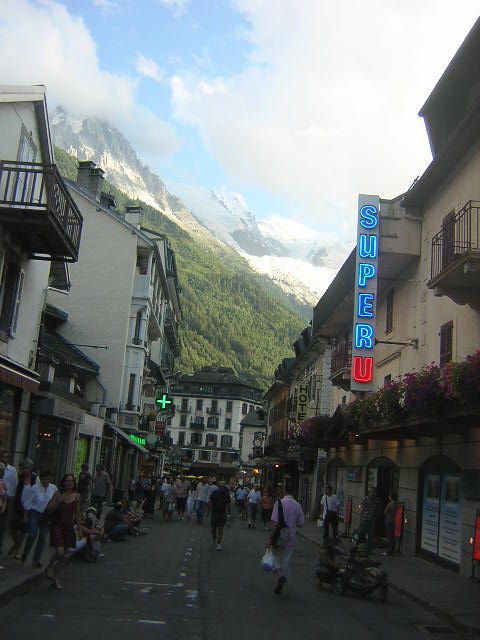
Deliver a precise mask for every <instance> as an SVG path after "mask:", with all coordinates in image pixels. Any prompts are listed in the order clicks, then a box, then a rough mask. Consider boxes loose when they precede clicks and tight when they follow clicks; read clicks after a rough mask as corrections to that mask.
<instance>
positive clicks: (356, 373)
mask: <svg viewBox="0 0 480 640" xmlns="http://www.w3.org/2000/svg"><path fill="white" fill-rule="evenodd" d="M372 378H373V358H369V357H363V356H354V358H353V379H354V380H355V382H364V383H367V382H371V380H372Z"/></svg>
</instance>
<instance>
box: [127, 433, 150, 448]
mask: <svg viewBox="0 0 480 640" xmlns="http://www.w3.org/2000/svg"><path fill="white" fill-rule="evenodd" d="M128 435H129V436H130V439H131V440H133V441H134V442H136V443H137V444H140V445H142V447H144V446H145V444H146V442H147V441H146V439H145V438H141V437H140V436H136V435H134V434H133V433H129V434H128Z"/></svg>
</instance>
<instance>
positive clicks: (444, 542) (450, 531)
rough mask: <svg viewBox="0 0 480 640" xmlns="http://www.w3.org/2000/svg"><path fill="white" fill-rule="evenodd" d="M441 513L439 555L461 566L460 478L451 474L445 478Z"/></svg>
mask: <svg viewBox="0 0 480 640" xmlns="http://www.w3.org/2000/svg"><path fill="white" fill-rule="evenodd" d="M440 512H441V516H440V537H439V549H438V555H439V556H440V557H441V558H445V560H448V561H450V562H454V563H455V564H460V552H461V539H460V533H461V528H462V518H461V502H460V476H457V475H450V474H446V475H445V476H444V481H443V483H442V502H441V508H440Z"/></svg>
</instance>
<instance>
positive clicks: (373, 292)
mask: <svg viewBox="0 0 480 640" xmlns="http://www.w3.org/2000/svg"><path fill="white" fill-rule="evenodd" d="M379 215H380V198H379V197H378V196H367V195H363V194H362V195H359V196H358V221H357V259H356V270H355V274H356V276H355V313H354V319H353V344H352V382H351V385H350V388H351V390H352V391H372V390H373V385H374V382H373V365H374V357H373V351H374V347H375V318H376V314H377V278H378V236H379V225H380V218H379Z"/></svg>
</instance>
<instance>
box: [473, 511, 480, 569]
mask: <svg viewBox="0 0 480 640" xmlns="http://www.w3.org/2000/svg"><path fill="white" fill-rule="evenodd" d="M473 559H474V560H476V561H478V560H480V511H477V516H476V518H475V536H474V538H473Z"/></svg>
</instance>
